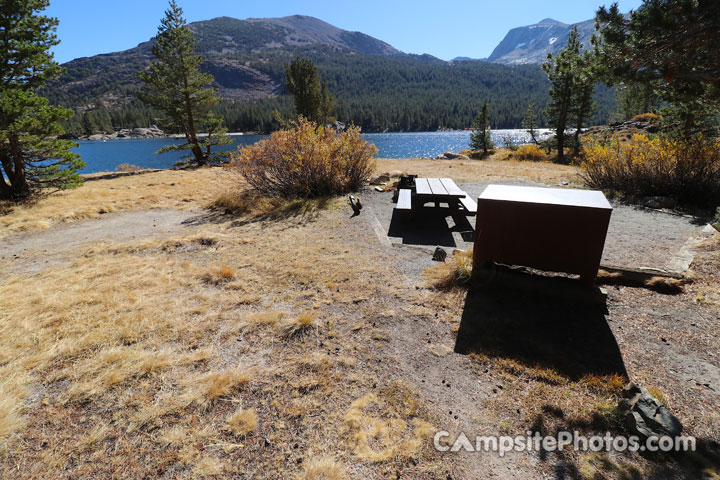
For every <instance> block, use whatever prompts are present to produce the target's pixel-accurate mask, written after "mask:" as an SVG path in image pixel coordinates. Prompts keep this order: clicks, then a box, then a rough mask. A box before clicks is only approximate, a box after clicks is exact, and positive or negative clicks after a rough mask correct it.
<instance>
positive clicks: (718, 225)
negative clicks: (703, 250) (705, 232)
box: [713, 207, 720, 232]
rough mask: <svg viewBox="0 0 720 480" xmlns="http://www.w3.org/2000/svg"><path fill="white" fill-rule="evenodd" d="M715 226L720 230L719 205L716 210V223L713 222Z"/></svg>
mask: <svg viewBox="0 0 720 480" xmlns="http://www.w3.org/2000/svg"><path fill="white" fill-rule="evenodd" d="M713 227H715V230H717V231H719V232H720V207H717V210H716V211H715V223H714V224H713Z"/></svg>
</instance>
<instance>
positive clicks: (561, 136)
mask: <svg viewBox="0 0 720 480" xmlns="http://www.w3.org/2000/svg"><path fill="white" fill-rule="evenodd" d="M555 136H556V137H557V149H558V157H557V159H558V163H565V152H564V150H565V125H564V124H563V125H562V128H561V127H558V128H557V129H556V130H555Z"/></svg>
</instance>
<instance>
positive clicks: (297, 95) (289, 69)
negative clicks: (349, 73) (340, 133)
mask: <svg viewBox="0 0 720 480" xmlns="http://www.w3.org/2000/svg"><path fill="white" fill-rule="evenodd" d="M285 80H286V88H287V91H288V92H290V94H291V95H292V96H293V100H294V102H295V111H296V113H297V115H298V116H302V117H305V118H306V119H308V120H310V121H311V122H315V123H317V124H325V123H329V122H332V121H333V120H334V119H333V118H332V114H333V112H334V111H335V109H336V108H337V103H336V101H335V97H334V96H333V95H332V94H331V93H330V90H329V89H328V86H327V82H326V81H325V80H323V79H322V78H321V77H320V73H319V72H318V69H317V67H316V66H315V64H314V63H313V62H312V61H311V60H308V59H305V58H300V57H297V58H295V60H293V61H292V62H291V63H290V65H285Z"/></svg>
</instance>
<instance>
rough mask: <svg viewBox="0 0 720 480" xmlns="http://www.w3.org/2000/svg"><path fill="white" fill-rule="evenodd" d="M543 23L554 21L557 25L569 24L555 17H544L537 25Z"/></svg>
mask: <svg viewBox="0 0 720 480" xmlns="http://www.w3.org/2000/svg"><path fill="white" fill-rule="evenodd" d="M542 23H552V24H555V25H567V24H566V23H563V22H559V21H557V20H555V19H554V18H544V19H542V20H540V21H539V22H538V23H537V24H536V25H539V24H542Z"/></svg>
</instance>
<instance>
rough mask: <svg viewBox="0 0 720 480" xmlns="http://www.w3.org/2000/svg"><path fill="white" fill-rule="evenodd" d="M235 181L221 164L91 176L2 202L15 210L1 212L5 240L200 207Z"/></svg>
mask: <svg viewBox="0 0 720 480" xmlns="http://www.w3.org/2000/svg"><path fill="white" fill-rule="evenodd" d="M104 176H109V177H111V178H104ZM229 184H230V180H229V179H228V178H227V176H226V175H223V173H222V169H221V168H206V169H201V170H196V171H190V172H188V171H181V170H161V171H150V172H148V173H141V174H136V175H122V174H114V175H113V174H110V175H107V174H92V175H87V176H86V181H85V184H84V185H83V186H82V187H80V188H77V189H75V190H68V191H64V192H57V193H53V194H51V195H48V196H44V197H40V198H38V199H37V200H36V201H34V202H32V203H29V204H21V205H13V204H4V205H0V212H2V211H3V210H4V209H5V210H9V213H6V214H4V215H1V216H0V238H3V237H6V236H9V235H13V234H17V233H22V232H31V231H37V230H46V229H48V228H51V227H52V226H53V225H56V224H58V223H64V222H72V221H76V220H83V219H90V218H100V217H101V216H102V215H104V214H107V213H113V212H122V211H127V210H143V209H149V208H177V209H183V210H185V209H194V208H198V207H201V206H204V205H206V204H208V203H210V202H211V200H212V199H213V197H214V196H215V195H216V192H217V191H218V189H222V188H226V187H225V186H229ZM3 207H4V208H3Z"/></svg>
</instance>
